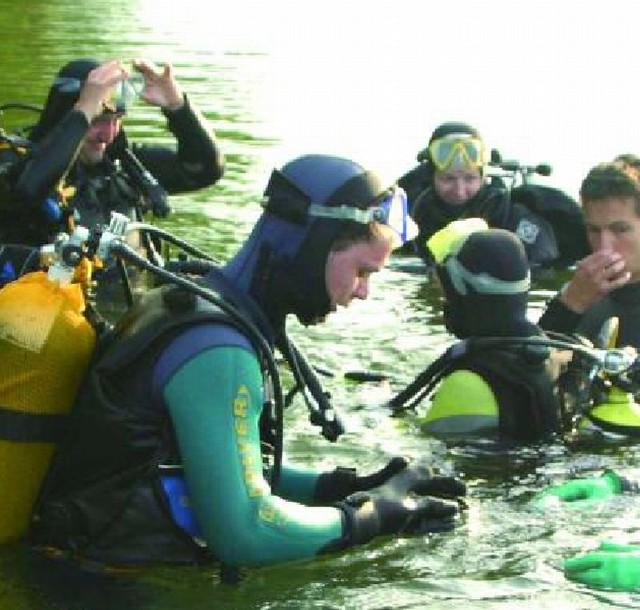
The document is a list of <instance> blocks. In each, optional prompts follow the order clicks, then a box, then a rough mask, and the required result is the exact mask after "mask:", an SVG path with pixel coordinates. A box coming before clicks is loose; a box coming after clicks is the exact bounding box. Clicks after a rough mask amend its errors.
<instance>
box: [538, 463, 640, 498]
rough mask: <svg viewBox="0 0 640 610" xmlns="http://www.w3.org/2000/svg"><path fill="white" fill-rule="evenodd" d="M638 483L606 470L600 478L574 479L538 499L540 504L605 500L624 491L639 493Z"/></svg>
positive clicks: (547, 490)
mask: <svg viewBox="0 0 640 610" xmlns="http://www.w3.org/2000/svg"><path fill="white" fill-rule="evenodd" d="M637 487H638V485H637V483H635V482H632V481H630V480H628V479H626V478H624V477H622V476H620V475H619V474H616V473H615V472H614V471H613V470H605V472H604V473H603V474H602V475H601V476H599V477H587V478H583V479H572V480H570V481H567V482H566V483H562V484H561V485H555V486H553V487H549V488H548V489H545V490H544V491H542V492H541V493H540V494H538V496H537V497H536V500H537V502H538V503H540V504H552V503H554V502H578V501H583V500H590V501H597V500H603V499H605V498H608V497H610V496H613V495H614V494H619V493H622V492H623V491H631V492H635V491H637Z"/></svg>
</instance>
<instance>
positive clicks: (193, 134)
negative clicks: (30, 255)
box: [0, 97, 223, 246]
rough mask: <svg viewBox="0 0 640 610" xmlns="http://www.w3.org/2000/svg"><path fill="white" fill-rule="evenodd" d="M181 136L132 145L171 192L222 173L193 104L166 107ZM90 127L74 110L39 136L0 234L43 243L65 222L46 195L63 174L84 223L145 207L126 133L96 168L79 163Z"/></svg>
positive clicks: (216, 152) (70, 200)
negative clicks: (128, 163)
mask: <svg viewBox="0 0 640 610" xmlns="http://www.w3.org/2000/svg"><path fill="white" fill-rule="evenodd" d="M162 112H163V113H164V114H165V116H166V117H167V121H168V128H169V130H170V131H171V132H172V133H173V134H174V136H175V137H176V140H177V150H174V149H172V148H170V147H164V146H142V145H133V146H132V151H133V152H134V154H135V155H136V157H137V158H138V159H139V160H140V161H141V162H142V164H143V165H144V167H145V168H146V169H147V170H149V172H150V173H151V174H152V175H153V176H154V177H155V178H156V180H157V181H158V182H159V184H160V186H162V187H163V188H164V189H165V191H166V192H167V193H179V192H186V191H193V190H196V189H200V188H204V187H206V186H209V185H211V184H213V183H215V182H216V181H217V180H218V179H219V178H220V177H221V176H222V173H223V159H222V155H221V153H220V151H219V150H218V148H217V145H216V143H215V141H214V138H213V136H212V134H211V133H210V130H209V129H207V127H206V126H205V124H204V122H203V120H202V119H201V117H200V116H199V114H198V113H197V112H195V111H194V109H193V108H192V107H191V105H190V104H189V101H188V99H187V98H186V97H185V104H184V105H183V106H182V107H181V108H180V109H178V110H176V111H173V112H170V111H166V110H163V111H162ZM88 129H89V122H88V121H87V119H86V117H85V115H84V114H83V113H82V112H80V111H78V110H72V111H71V112H69V113H68V114H66V115H65V116H64V118H63V119H62V120H61V121H60V123H58V124H57V125H56V127H55V128H54V129H52V130H51V131H50V132H49V133H48V134H47V135H46V136H45V137H44V138H43V139H42V140H41V141H40V142H37V143H36V144H34V146H33V150H32V154H31V155H29V157H28V158H27V159H26V160H25V162H24V164H23V167H21V168H20V170H21V171H20V172H19V173H18V175H17V176H16V179H15V184H14V195H15V197H14V202H13V205H12V206H11V209H9V210H7V209H5V208H3V210H2V212H1V213H0V241H2V242H4V243H19V244H26V245H30V246H40V245H43V244H45V243H48V242H50V241H51V238H52V237H53V236H54V235H55V234H56V233H57V232H58V231H59V230H60V229H63V228H64V227H61V226H60V224H59V223H58V222H57V221H56V220H55V219H52V218H51V217H50V216H49V215H47V214H46V212H45V201H46V200H47V198H49V197H51V196H54V194H55V191H56V188H57V187H58V185H59V183H60V180H61V179H62V178H63V177H64V186H65V187H73V190H74V192H73V193H71V192H70V191H69V192H70V195H69V198H68V204H69V205H70V206H71V207H72V208H74V209H76V210H77V212H78V214H79V217H80V218H79V222H80V224H82V225H84V226H88V227H91V226H93V225H94V224H95V223H96V222H100V223H107V222H108V220H109V216H110V212H111V211H112V210H115V211H118V212H122V213H125V214H126V215H128V216H130V217H133V216H134V215H135V214H136V208H138V210H139V211H146V208H147V207H148V205H147V204H145V201H144V197H143V191H142V190H141V189H140V187H139V185H138V184H137V183H136V180H135V179H134V176H133V175H132V173H131V172H130V171H126V169H125V166H124V165H122V164H121V163H120V161H119V157H120V156H121V153H122V150H124V148H125V147H126V138H125V136H124V133H122V132H121V134H120V135H119V136H118V138H116V142H114V145H112V146H111V147H110V148H109V149H108V150H107V155H106V156H105V158H104V160H103V161H102V162H101V163H99V164H97V165H95V166H92V167H88V166H85V165H84V164H82V163H80V162H76V163H74V162H73V160H74V157H75V155H76V154H77V151H78V149H79V147H80V146H81V144H82V140H83V138H84V137H85V135H86V133H87V131H88Z"/></svg>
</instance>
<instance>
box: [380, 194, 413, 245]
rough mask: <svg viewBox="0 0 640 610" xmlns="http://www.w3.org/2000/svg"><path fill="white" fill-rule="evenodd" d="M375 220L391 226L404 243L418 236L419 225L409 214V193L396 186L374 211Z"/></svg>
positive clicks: (401, 242)
mask: <svg viewBox="0 0 640 610" xmlns="http://www.w3.org/2000/svg"><path fill="white" fill-rule="evenodd" d="M373 218H374V220H377V221H378V222H381V223H383V224H386V225H388V226H389V227H391V228H392V229H393V230H394V231H395V232H396V233H397V235H398V237H399V238H400V244H399V245H402V244H404V243H406V242H408V241H411V240H412V239H415V238H416V237H417V236H418V226H417V225H416V223H415V222H414V221H413V218H411V216H409V206H408V203H407V194H406V193H405V191H404V189H402V188H400V187H395V188H394V189H393V190H392V192H391V193H390V194H389V196H388V197H386V198H385V199H384V200H383V201H382V202H381V203H380V205H379V206H378V208H376V209H374V212H373Z"/></svg>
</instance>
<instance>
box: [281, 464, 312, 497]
mask: <svg viewBox="0 0 640 610" xmlns="http://www.w3.org/2000/svg"><path fill="white" fill-rule="evenodd" d="M320 474H321V473H319V472H317V471H316V470H311V469H308V468H302V467H300V466H293V465H292V464H283V465H282V472H281V473H280V481H279V484H278V489H277V490H276V491H277V493H278V495H279V496H280V497H282V498H286V499H287V500H294V501H295V502H304V503H310V502H312V501H313V495H314V493H315V490H316V484H317V482H318V477H319V476H320Z"/></svg>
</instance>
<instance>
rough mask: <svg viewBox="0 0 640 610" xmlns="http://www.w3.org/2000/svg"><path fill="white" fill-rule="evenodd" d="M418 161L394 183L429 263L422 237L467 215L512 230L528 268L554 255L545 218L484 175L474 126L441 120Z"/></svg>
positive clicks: (483, 155) (481, 145)
mask: <svg viewBox="0 0 640 610" xmlns="http://www.w3.org/2000/svg"><path fill="white" fill-rule="evenodd" d="M417 159H418V162H419V163H420V165H419V166H418V167H417V168H415V169H414V170H412V171H411V172H408V173H407V174H405V175H404V176H403V177H402V178H400V179H399V180H398V184H399V185H400V186H402V187H403V188H404V189H405V190H406V191H407V194H408V196H409V201H410V206H411V215H412V217H413V219H414V220H415V221H416V223H417V224H418V226H419V229H420V234H419V237H418V239H417V240H416V241H415V242H414V244H415V249H416V251H417V253H418V254H419V255H420V256H421V257H422V258H423V259H425V260H426V261H427V262H428V263H432V262H433V261H432V259H431V257H430V255H429V252H428V250H427V249H426V248H425V245H424V244H425V242H426V240H427V239H429V237H431V236H432V235H433V234H434V233H435V232H436V231H439V230H440V229H442V228H443V227H445V226H446V225H447V224H448V223H450V222H453V221H454V220H459V219H463V218H472V217H478V218H483V219H485V220H486V221H487V223H488V224H489V226H490V227H497V228H503V229H508V230H510V231H513V232H514V233H516V234H517V235H518V237H519V238H520V240H521V241H522V243H523V245H524V247H525V250H526V253H527V257H528V260H529V263H530V266H531V267H545V266H548V265H550V264H551V263H552V262H553V261H554V260H556V259H557V257H558V255H559V253H558V247H557V243H556V238H555V235H554V231H553V228H552V226H551V225H550V224H549V223H548V222H547V220H546V219H544V218H542V217H539V216H538V215H536V214H534V213H533V212H532V211H531V210H529V209H527V208H526V207H524V206H523V205H521V204H519V203H516V202H513V201H511V192H510V191H509V189H507V188H506V187H505V186H504V185H502V184H496V183H495V182H492V181H490V180H488V179H487V176H486V172H485V168H486V166H487V163H488V160H489V159H488V154H487V151H486V147H485V143H484V140H483V138H482V136H481V135H480V133H479V132H478V130H477V129H475V128H474V127H472V126H471V125H468V124H467V123H462V122H447V123H443V124H442V125H440V126H438V127H437V128H436V129H435V130H434V132H433V133H432V134H431V137H430V139H429V143H428V145H427V147H426V148H424V149H423V150H422V151H420V152H419V153H418V157H417Z"/></svg>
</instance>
